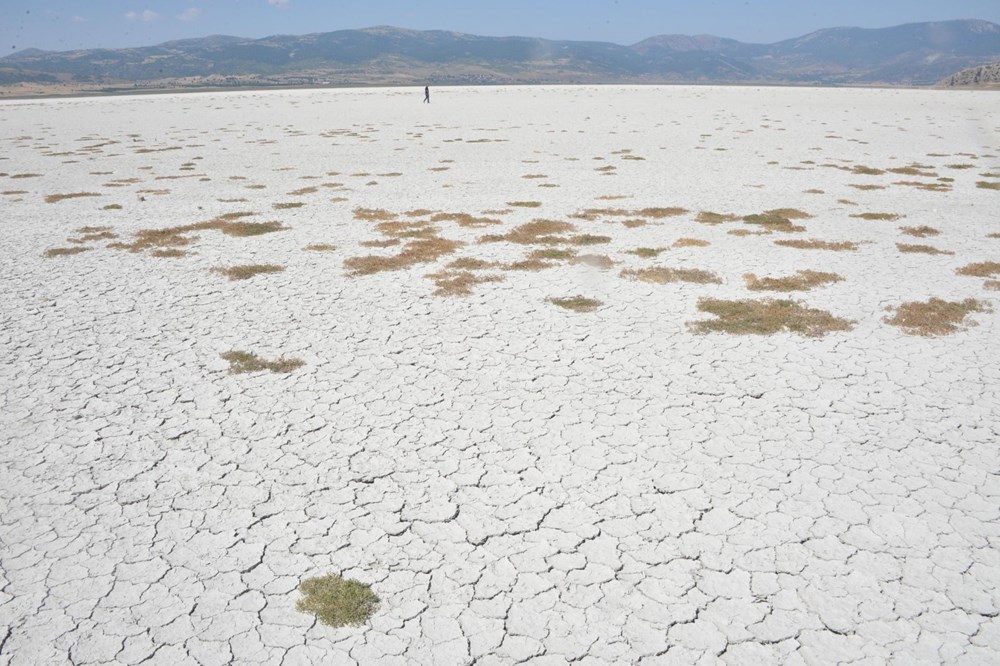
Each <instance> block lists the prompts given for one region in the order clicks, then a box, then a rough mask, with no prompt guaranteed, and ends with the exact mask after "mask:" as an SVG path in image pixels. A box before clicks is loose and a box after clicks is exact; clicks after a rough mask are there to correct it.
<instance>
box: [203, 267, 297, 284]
mask: <svg viewBox="0 0 1000 666" xmlns="http://www.w3.org/2000/svg"><path fill="white" fill-rule="evenodd" d="M284 270H285V267H284V266H279V265H277V264H244V265H242V266H230V267H229V268H213V269H212V272H213V273H219V274H220V275H225V276H226V277H227V278H229V279H230V280H249V279H250V278H252V277H254V276H255V275H262V274H264V273H281V272H282V271H284Z"/></svg>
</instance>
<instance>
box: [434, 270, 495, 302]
mask: <svg viewBox="0 0 1000 666" xmlns="http://www.w3.org/2000/svg"><path fill="white" fill-rule="evenodd" d="M453 263H454V262H453ZM427 277H428V278H430V279H431V280H433V281H434V284H435V285H436V286H437V290H436V291H435V292H434V295H435V296H470V295H471V294H472V289H473V287H475V286H476V285H479V284H485V283H487V282H502V281H503V280H504V276H502V275H477V274H475V273H470V272H469V271H462V270H458V271H456V270H452V271H442V272H440V273H431V274H429V275H427Z"/></svg>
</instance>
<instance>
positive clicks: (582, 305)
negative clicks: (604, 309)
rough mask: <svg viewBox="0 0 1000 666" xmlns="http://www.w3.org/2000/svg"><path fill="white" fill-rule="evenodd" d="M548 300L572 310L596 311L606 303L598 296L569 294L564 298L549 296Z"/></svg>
mask: <svg viewBox="0 0 1000 666" xmlns="http://www.w3.org/2000/svg"><path fill="white" fill-rule="evenodd" d="M547 300H548V302H549V303H552V304H553V305H558V306H559V307H561V308H564V309H566V310H572V311H573V312H594V311H595V310H597V308H599V307H601V306H602V305H604V303H602V302H601V301H599V300H597V299H596V298H586V297H584V296H567V297H562V298H549V299H547Z"/></svg>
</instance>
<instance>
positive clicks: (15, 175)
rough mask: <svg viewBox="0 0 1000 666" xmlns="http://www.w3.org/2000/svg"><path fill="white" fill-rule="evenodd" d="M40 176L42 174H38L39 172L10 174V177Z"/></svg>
mask: <svg viewBox="0 0 1000 666" xmlns="http://www.w3.org/2000/svg"><path fill="white" fill-rule="evenodd" d="M41 176H42V174H40V173H15V174H12V175H11V176H10V177H11V178H41Z"/></svg>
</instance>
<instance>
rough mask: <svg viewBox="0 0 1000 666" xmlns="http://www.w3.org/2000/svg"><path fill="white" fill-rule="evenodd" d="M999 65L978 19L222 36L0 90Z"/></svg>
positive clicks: (578, 79)
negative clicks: (628, 31) (762, 27)
mask: <svg viewBox="0 0 1000 666" xmlns="http://www.w3.org/2000/svg"><path fill="white" fill-rule="evenodd" d="M996 60H1000V25H997V24H995V23H990V22H988V21H979V20H961V21H946V22H936V23H911V24H906V25H900V26H895V27H891V28H881V29H862V28H831V29H826V30H819V31H817V32H813V33H810V34H808V35H805V36H802V37H798V38H796V39H789V40H785V41H780V42H776V43H774V44H747V43H743V42H739V41H736V40H731V39H723V38H720V37H713V36H710V35H699V36H686V35H661V36H658V37H651V38H649V39H646V40H643V41H641V42H639V43H637V44H632V45H630V46H623V45H619V44H612V43H607V42H584V41H552V40H546V39H537V38H529V37H482V36H476V35H469V34H462V33H455V32H445V31H414V30H405V29H400V28H392V27H375V28H367V29H363V30H340V31H336V32H325V33H315V34H309V35H299V36H293V35H275V36H272V37H265V38H263V39H244V38H240V37H229V36H222V35H216V36H211V37H205V38H199V39H185V40H180V41H173V42H166V43H163V44H159V45H156V46H149V47H142V48H126V49H93V50H79V51H64V52H53V51H40V50H37V49H27V50H24V51H19V52H16V53H13V54H10V55H8V56H5V57H3V58H0V86H10V85H12V84H22V85H23V84H50V85H62V86H92V87H93V86H96V87H98V88H101V87H103V89H112V88H115V87H121V88H142V87H168V86H226V85H230V86H243V85H289V84H329V85H365V84H368V85H397V84H413V83H418V82H419V83H421V84H422V83H424V82H427V83H431V84H449V83H453V84H468V83H480V84H482V83H486V84H488V83H505V84H506V83H630V82H631V83H682V82H683V83H790V84H819V85H930V84H934V83H936V82H938V81H941V80H942V79H945V78H946V77H948V76H950V75H952V74H954V73H955V72H958V71H959V70H964V69H967V68H972V67H977V66H980V65H983V64H985V63H989V62H991V61H996Z"/></svg>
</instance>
